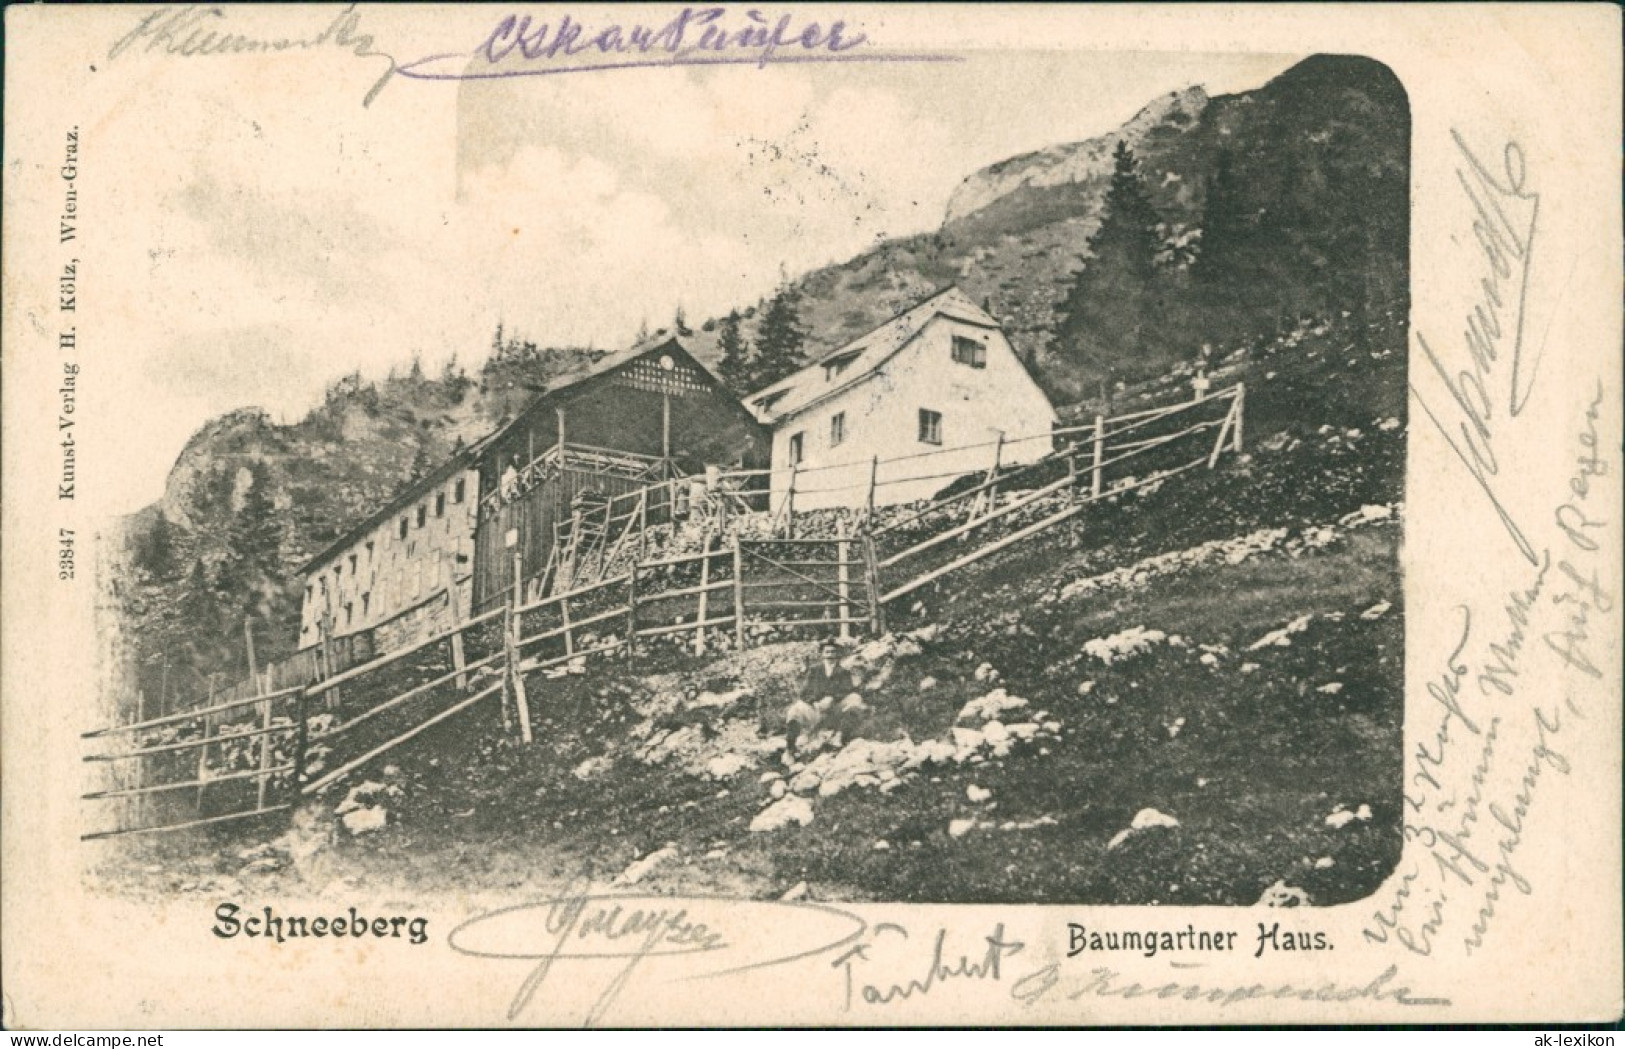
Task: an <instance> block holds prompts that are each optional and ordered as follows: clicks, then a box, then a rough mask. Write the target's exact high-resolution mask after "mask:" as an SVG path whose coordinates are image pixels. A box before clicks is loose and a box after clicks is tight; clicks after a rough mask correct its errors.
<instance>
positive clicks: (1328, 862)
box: [1315, 856, 1337, 871]
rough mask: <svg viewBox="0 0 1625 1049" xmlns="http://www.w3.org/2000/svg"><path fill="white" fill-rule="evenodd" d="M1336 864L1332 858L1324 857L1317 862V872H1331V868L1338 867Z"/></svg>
mask: <svg viewBox="0 0 1625 1049" xmlns="http://www.w3.org/2000/svg"><path fill="white" fill-rule="evenodd" d="M1336 862H1337V861H1336V860H1333V859H1332V858H1331V857H1330V856H1322V857H1321V858H1320V859H1318V860H1316V861H1315V870H1317V871H1323V870H1329V869H1330V868H1331V867H1333V866H1335V865H1336Z"/></svg>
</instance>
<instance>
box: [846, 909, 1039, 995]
mask: <svg viewBox="0 0 1625 1049" xmlns="http://www.w3.org/2000/svg"><path fill="white" fill-rule="evenodd" d="M888 936H889V938H890V939H891V940H892V942H903V943H906V942H907V941H908V939H909V934H908V930H907V929H905V928H904V927H903V926H901V925H897V924H895V923H893V922H880V923H879V924H877V925H876V926H875V927H874V931H873V933H872V935H868V936H864V937H862V938H861V939H860V940H859V942H858V943H855V944H853V945H852V946H851V947H849V948H847V949H846V950H845V951H843V952H841V954H839V955H838V956H836V958H835V959H834V960H833V961H832V962H830V965H831V966H832V967H834V968H838V969H840V970H842V974H843V975H844V977H845V980H846V1003H845V1006H844V1007H845V1008H846V1009H847V1010H848V1011H850V1010H851V1008H852V998H853V991H854V989H855V988H856V986H857V981H856V979H855V977H854V973H853V970H854V969H855V968H856V967H857V966H858V965H859V964H860V963H865V964H869V963H875V964H883V963H884V962H886V961H887V959H884V958H872V957H871V956H870V954H869V952H870V950H872V949H874V948H875V947H876V946H877V945H878V944H879V942H880V941H882V939H883V938H888ZM983 943H985V944H986V947H985V948H984V949H983V950H982V951H981V954H980V957H979V958H978V959H977V960H975V961H972V960H971V956H970V955H967V954H963V953H961V954H960V955H959V957H958V959H957V960H956V961H954V962H953V963H952V964H949V962H948V949H947V947H948V930H947V929H938V930H937V933H936V936H935V937H934V938H933V939H932V941H931V956H930V958H928V959H927V961H926V964H925V965H924V967H923V968H924V973H923V975H919V976H913V977H911V978H909V979H908V980H906V981H904V982H903V983H890V982H888V981H886V980H882V981H881V984H880V985H876V984H871V983H864V984H863V985H862V989H861V991H860V992H859V993H860V994H861V995H862V998H863V1000H864V1002H865V1003H867V1004H869V1005H890V1004H891V1003H892V1002H897V1001H905V1000H907V999H909V998H913V997H915V996H916V995H918V996H921V997H923V996H925V995H928V994H930V993H931V992H932V991H933V990H935V989H936V988H938V987H940V986H942V985H944V984H946V983H948V982H949V981H950V980H991V981H995V982H996V981H999V980H1001V979H1003V970H1002V963H1003V961H1004V959H1006V958H1008V957H1010V956H1012V955H1016V954H1020V953H1021V951H1022V949H1023V948H1024V947H1026V944H1024V943H1022V942H1021V941H1020V940H1006V939H1005V938H1004V923H1002V922H1001V923H999V924H998V925H997V926H995V927H994V929H993V931H992V932H991V933H989V934H988V935H987V936H986V937H984V938H983ZM901 964H902V965H904V966H908V967H909V968H913V969H914V971H916V972H918V971H919V967H918V963H917V962H916V963H914V965H913V966H909V963H908V962H907V961H904V962H902V963H901ZM905 971H906V970H905Z"/></svg>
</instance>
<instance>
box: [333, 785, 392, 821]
mask: <svg viewBox="0 0 1625 1049" xmlns="http://www.w3.org/2000/svg"><path fill="white" fill-rule="evenodd" d="M383 792H384V785H383V784H382V783H378V782H375V781H373V780H370V779H369V780H367V781H366V782H364V783H357V784H356V785H355V786H353V787H351V788H350V793H349V794H347V795H345V797H344V800H343V801H341V802H339V805H338V808H336V809H334V810H333V815H335V816H343V815H346V814H347V813H351V812H354V811H355V810H357V809H359V808H361V807H362V805H363V804H364V803H365V802H366V801H367V800H368V799H370V798H373V797H376V796H377V795H379V794H382V793H383Z"/></svg>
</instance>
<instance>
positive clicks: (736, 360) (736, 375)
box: [717, 310, 750, 394]
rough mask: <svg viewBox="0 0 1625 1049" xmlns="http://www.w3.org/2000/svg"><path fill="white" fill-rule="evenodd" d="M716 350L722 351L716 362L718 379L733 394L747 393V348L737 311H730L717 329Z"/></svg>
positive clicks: (748, 384)
mask: <svg viewBox="0 0 1625 1049" xmlns="http://www.w3.org/2000/svg"><path fill="white" fill-rule="evenodd" d="M717 348H718V349H719V350H721V351H722V356H721V358H719V359H718V361H717V373H718V375H719V377H720V378H721V379H722V381H723V382H725V383H727V384H728V387H729V388H730V389H732V390H733V391H734V392H735V393H738V394H746V393H749V392H750V360H749V347H747V346H746V345H745V336H744V333H743V332H741V331H740V330H739V311H738V310H733V311H731V312H730V313H729V314H728V316H726V317H724V318H723V320H722V324H721V326H720V327H719V328H718V334H717Z"/></svg>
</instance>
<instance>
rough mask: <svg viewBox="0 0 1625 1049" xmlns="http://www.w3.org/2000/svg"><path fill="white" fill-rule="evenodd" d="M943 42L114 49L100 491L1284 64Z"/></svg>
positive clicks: (567, 333) (836, 233) (601, 319)
mask: <svg viewBox="0 0 1625 1049" xmlns="http://www.w3.org/2000/svg"><path fill="white" fill-rule="evenodd" d="M284 10H285V11H290V10H291V11H298V10H299V8H286V9H284ZM375 31H376V32H379V34H380V37H381V38H382V37H383V36H384V33H383V30H382V29H377V30H375ZM957 57H958V59H959V60H957V61H952V62H940V63H898V64H868V65H865V64H842V65H797V66H789V65H781V66H773V65H769V66H767V67H766V68H757V67H756V66H739V67H727V68H714V69H713V68H683V69H653V70H623V71H612V72H595V73H588V74H579V75H569V76H556V77H540V78H525V79H513V80H498V81H464V82H432V81H412V80H404V79H400V78H397V79H396V80H395V81H393V82H391V83H389V84H388V85H386V87H385V88H384V89H383V90H382V91H381V92H380V93H379V94H378V96H377V97H376V99H375V100H374V101H373V102H372V103H371V105H370V106H368V107H365V108H363V107H362V105H361V104H360V100H361V98H362V96H363V95H364V94H365V93H366V90H367V88H368V87H369V86H370V85H371V84H372V82H373V80H374V79H375V77H376V75H377V70H376V66H375V65H374V64H369V63H366V62H364V61H361V60H358V59H357V58H355V57H354V56H351V55H347V54H342V53H340V54H338V55H336V56H335V55H334V54H331V53H321V54H313V55H304V54H299V55H276V56H238V57H236V58H233V59H231V60H230V61H229V62H228V61H220V62H216V63H214V64H212V65H210V66H208V67H207V69H208V75H198V74H197V73H196V72H195V71H194V69H193V67H187V68H185V69H182V68H181V66H182V64H180V63H176V62H173V61H171V62H167V63H166V62H161V61H144V60H142V59H129V60H126V59H123V58H121V59H120V61H121V62H126V65H127V67H128V68H123V69H121V75H123V76H141V77H145V78H146V83H145V85H144V90H143V91H142V92H141V93H140V94H138V95H137V94H134V93H131V92H128V91H120V92H116V93H110V94H109V95H108V96H107V102H106V104H105V107H104V109H103V112H102V113H101V114H100V116H99V118H98V119H97V120H96V122H95V134H94V136H93V137H92V138H91V141H92V142H93V144H94V148H95V150H96V156H97V157H98V158H99V165H100V166H99V167H98V168H97V169H96V171H95V181H94V183H91V182H90V181H88V180H87V182H86V183H85V189H86V192H87V197H90V198H91V199H93V200H94V202H95V205H96V207H97V209H98V211H99V212H100V219H99V221H100V222H101V223H102V225H101V226H99V227H97V228H98V229H99V230H100V231H104V232H103V234H102V236H100V237H99V238H98V240H97V245H98V246H97V249H96V250H97V251H98V252H100V253H101V254H100V255H99V257H98V260H97V272H98V274H99V275H101V276H102V277H103V279H105V281H106V283H107V287H106V288H105V289H104V290H102V291H101V292H100V293H99V298H97V299H96V300H95V301H97V302H99V303H100V304H101V305H100V309H101V310H102V313H101V318H102V323H103V325H104V326H105V327H106V328H107V329H109V330H110V331H112V332H115V333H116V337H117V340H118V342H119V345H120V351H119V354H118V356H117V358H116V360H110V361H109V362H108V364H107V366H106V370H107V372H108V373H109V374H107V375H106V376H105V379H104V381H107V382H110V383H113V384H115V385H116V387H117V389H118V390H119V391H120V393H121V398H120V401H119V405H120V407H119V408H118V409H117V410H118V411H120V412H123V413H124V414H125V418H123V419H121V420H120V425H121V426H122V427H123V428H124V430H125V431H127V432H128V433H130V435H131V437H132V441H133V446H135V447H140V448H142V449H143V455H142V456H141V459H140V461H139V462H132V463H130V464H128V469H121V470H120V471H118V475H117V476H115V477H109V478H108V479H107V480H106V484H107V485H108V494H109V497H110V499H111V502H112V503H113V507H112V508H113V509H115V510H116V511H120V512H124V511H130V510H134V509H137V508H139V507H140V506H142V505H145V504H146V503H148V502H150V501H151V500H152V499H154V498H156V497H157V495H158V494H159V493H160V492H161V490H162V485H163V480H164V477H165V475H166V474H167V472H168V469H169V467H170V464H171V463H172V462H173V460H174V456H175V454H177V453H178V452H179V451H180V449H181V447H182V446H183V445H184V443H185V441H186V440H187V438H188V437H189V436H190V435H191V434H192V433H193V432H195V431H196V430H197V429H198V427H200V426H201V425H203V424H204V423H205V422H206V421H207V420H209V419H210V418H213V417H215V416H217V415H219V414H221V413H222V412H225V411H229V410H232V409H235V408H240V407H246V406H259V407H263V408H265V409H266V410H267V411H269V412H270V413H271V415H272V417H273V418H275V419H277V420H278V421H294V420H297V419H298V418H299V417H301V416H302V415H303V414H304V413H305V412H306V411H308V410H309V409H310V408H311V407H312V406H314V405H315V404H316V403H318V402H319V399H320V397H321V393H322V390H323V388H324V387H325V386H326V385H327V384H328V383H330V382H331V381H332V380H334V379H335V378H337V377H338V376H340V375H343V374H346V373H349V372H351V371H355V370H359V371H361V372H362V373H363V374H364V375H367V376H373V377H377V376H382V375H384V374H385V373H386V372H388V371H389V370H390V369H391V368H392V367H395V368H404V367H405V366H406V365H407V364H408V363H409V362H410V360H411V359H412V358H413V356H414V355H416V356H419V357H421V359H422V360H423V362H424V365H425V367H426V368H430V369H433V368H437V367H438V366H439V365H440V364H441V363H442V362H443V361H445V360H446V359H447V358H448V357H450V356H451V355H453V354H456V355H457V356H458V357H459V358H460V359H461V360H462V361H464V362H473V361H477V360H478V359H479V358H480V357H481V356H483V354H484V353H485V351H486V350H487V348H488V347H489V345H490V342H491V335H492V332H493V330H494V328H495V327H496V325H497V324H498V323H499V322H500V323H502V324H503V325H504V326H505V327H506V329H507V330H508V331H510V332H517V333H521V334H523V335H524V336H525V337H527V338H531V339H534V340H536V341H537V342H539V343H542V344H544V345H547V344H555V345H557V344H574V345H593V346H597V347H600V348H607V349H616V348H620V347H623V346H625V345H627V344H629V343H630V341H631V340H632V338H633V336H634V334H635V333H636V331H637V330H638V329H639V327H640V326H641V325H643V324H645V323H647V325H648V326H649V327H650V328H651V329H652V328H656V327H661V326H665V325H668V324H669V323H670V321H671V318H672V316H673V314H674V312H675V310H676V309H677V308H678V307H679V306H681V307H682V308H683V309H684V310H685V312H686V315H687V317H688V318H689V319H690V320H691V321H696V322H697V321H698V320H700V319H703V318H705V317H707V316H711V315H715V314H719V313H723V312H726V311H727V310H728V309H729V308H730V307H733V306H736V305H743V304H748V303H750V302H753V301H755V300H756V299H757V298H759V297H762V296H765V295H769V294H771V293H772V291H773V288H774V286H775V285H776V284H777V283H778V282H779V280H780V277H781V274H782V273H788V274H790V275H792V276H793V275H796V274H798V273H801V272H803V271H805V270H807V269H809V268H812V267H815V266H818V265H823V264H826V263H830V262H837V261H842V260H844V259H846V258H849V257H851V256H852V255H854V254H857V253H858V252H861V251H863V250H865V249H866V248H868V247H871V246H873V245H874V244H876V243H878V242H879V241H881V240H884V239H886V238H888V237H895V236H899V235H904V234H910V233H916V232H919V231H922V230H926V229H930V228H933V227H935V226H937V225H939V224H940V223H941V221H942V216H943V212H944V209H945V207H946V205H947V202H948V199H949V196H950V195H951V194H952V192H953V190H954V188H955V186H957V185H958V184H959V183H960V182H961V181H962V180H963V179H964V178H965V177H966V176H967V175H970V174H971V173H973V172H974V171H976V170H977V169H979V168H981V167H983V166H985V165H987V164H990V163H992V162H995V161H998V160H1002V159H1004V158H1007V157H1009V156H1012V155H1014V154H1018V153H1022V152H1026V151H1030V150H1035V149H1041V148H1043V147H1045V146H1049V145H1053V144H1057V143H1061V142H1069V141H1076V140H1079V139H1083V138H1089V137H1092V136H1094V135H1098V134H1101V133H1104V132H1106V131H1109V130H1111V129H1112V128H1115V127H1116V126H1117V125H1119V124H1120V123H1122V122H1123V121H1125V120H1127V119H1128V118H1129V117H1131V116H1133V114H1134V113H1135V112H1136V111H1138V110H1139V109H1140V108H1141V107H1142V106H1144V105H1145V104H1146V103H1147V102H1149V101H1150V100H1152V99H1153V98H1154V97H1156V96H1157V95H1159V94H1162V93H1166V92H1169V91H1173V90H1177V89H1181V88H1184V87H1186V86H1188V85H1192V84H1200V85H1203V86H1205V87H1206V88H1207V90H1208V91H1209V93H1210V94H1218V93H1224V92H1230V91H1237V90H1246V89H1249V88H1252V87H1256V86H1259V85H1261V84H1262V83H1264V82H1265V81H1266V80H1268V79H1269V78H1270V77H1272V76H1274V75H1275V74H1277V73H1279V72H1280V71H1282V70H1284V69H1285V68H1287V67H1288V66H1290V65H1291V64H1292V63H1293V62H1294V61H1295V59H1294V57H1292V56H1273V55H1263V56H1260V55H1189V54H1186V55H1178V56H1173V55H1160V54H1149V53H1129V54H1119V53H1109V52H1055V51H1052V52H1044V53H1039V52H986V51H984V52H976V53H969V54H964V55H960V56H957ZM194 65H195V63H194ZM196 68H197V69H202V68H204V67H201V66H197V67H196ZM121 158H127V159H123V160H121ZM131 161H134V162H131ZM87 250H89V249H87ZM85 294H86V296H87V301H91V295H92V292H91V290H89V289H87V290H86V292H85Z"/></svg>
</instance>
